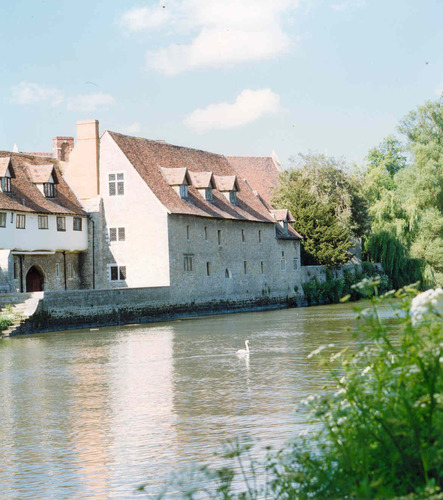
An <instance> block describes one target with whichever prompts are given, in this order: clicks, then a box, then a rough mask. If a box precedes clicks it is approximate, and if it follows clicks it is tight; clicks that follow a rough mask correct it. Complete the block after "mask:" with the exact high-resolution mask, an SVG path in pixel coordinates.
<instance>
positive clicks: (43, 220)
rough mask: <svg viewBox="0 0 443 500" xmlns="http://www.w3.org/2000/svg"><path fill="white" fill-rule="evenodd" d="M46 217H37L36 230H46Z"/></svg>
mask: <svg viewBox="0 0 443 500" xmlns="http://www.w3.org/2000/svg"><path fill="white" fill-rule="evenodd" d="M48 227H49V226H48V216H47V215H39V216H38V228H39V229H48Z"/></svg>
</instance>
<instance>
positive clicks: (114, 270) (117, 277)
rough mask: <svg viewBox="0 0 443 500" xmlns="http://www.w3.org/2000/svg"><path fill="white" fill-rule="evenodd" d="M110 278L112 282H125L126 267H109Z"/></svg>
mask: <svg viewBox="0 0 443 500" xmlns="http://www.w3.org/2000/svg"><path fill="white" fill-rule="evenodd" d="M109 278H110V280H111V281H125V279H126V266H109Z"/></svg>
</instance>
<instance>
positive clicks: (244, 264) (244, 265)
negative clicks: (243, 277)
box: [243, 261, 248, 274]
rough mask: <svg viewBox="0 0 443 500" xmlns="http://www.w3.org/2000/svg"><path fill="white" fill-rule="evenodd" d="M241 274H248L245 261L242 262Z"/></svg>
mask: <svg viewBox="0 0 443 500" xmlns="http://www.w3.org/2000/svg"><path fill="white" fill-rule="evenodd" d="M243 272H244V273H245V274H248V263H247V262H246V261H243Z"/></svg>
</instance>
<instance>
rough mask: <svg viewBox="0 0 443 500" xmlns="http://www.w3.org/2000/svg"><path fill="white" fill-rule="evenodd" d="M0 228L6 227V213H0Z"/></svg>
mask: <svg viewBox="0 0 443 500" xmlns="http://www.w3.org/2000/svg"><path fill="white" fill-rule="evenodd" d="M0 227H6V212H0Z"/></svg>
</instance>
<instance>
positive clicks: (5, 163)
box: [0, 156, 11, 177]
mask: <svg viewBox="0 0 443 500" xmlns="http://www.w3.org/2000/svg"><path fill="white" fill-rule="evenodd" d="M10 163H11V157H10V156H4V157H3V158H0V177H5V175H6V171H7V170H8V167H9V164H10Z"/></svg>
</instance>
